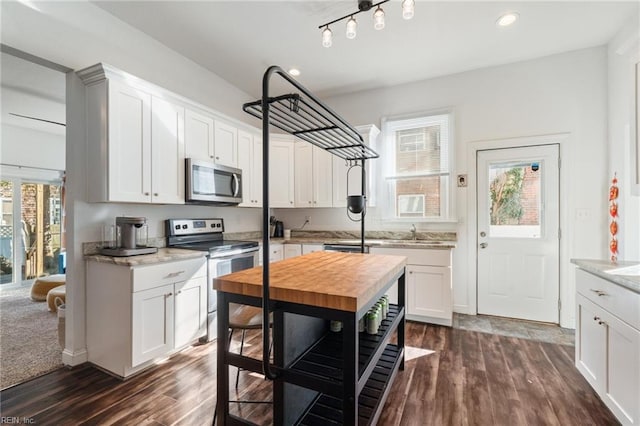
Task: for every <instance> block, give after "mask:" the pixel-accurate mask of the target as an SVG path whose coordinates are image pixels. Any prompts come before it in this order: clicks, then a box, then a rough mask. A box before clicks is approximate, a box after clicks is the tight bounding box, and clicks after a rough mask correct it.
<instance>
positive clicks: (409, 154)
mask: <svg viewBox="0 0 640 426" xmlns="http://www.w3.org/2000/svg"><path fill="white" fill-rule="evenodd" d="M450 120H451V114H449V113H446V114H438V115H429V116H424V117H419V118H411V119H402V120H388V121H386V122H385V124H384V130H385V147H386V152H385V157H386V163H385V170H386V172H385V179H386V181H387V186H388V194H387V195H388V203H386V204H387V205H388V215H389V216H392V217H394V218H396V219H401V218H414V219H415V218H423V219H424V220H446V219H449V216H450V206H449V201H450V196H449V188H450V182H449V181H450V170H451V164H450V161H451V156H450V155H449V152H450V151H451V150H452V149H451V146H450V144H451V137H450V130H451V129H450V125H449V124H450Z"/></svg>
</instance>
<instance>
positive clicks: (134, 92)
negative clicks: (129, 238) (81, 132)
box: [78, 64, 185, 204]
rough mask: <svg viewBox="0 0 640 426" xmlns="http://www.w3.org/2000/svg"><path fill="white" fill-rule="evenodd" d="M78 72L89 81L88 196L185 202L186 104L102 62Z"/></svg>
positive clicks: (92, 199)
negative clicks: (165, 95)
mask: <svg viewBox="0 0 640 426" xmlns="http://www.w3.org/2000/svg"><path fill="white" fill-rule="evenodd" d="M78 75H79V76H80V78H82V79H83V81H84V83H85V84H86V85H87V88H86V113H87V114H86V117H87V140H88V142H87V177H88V183H87V189H88V192H87V199H88V200H89V201H90V202H105V201H107V202H123V203H158V204H183V203H184V158H185V157H184V114H185V113H184V107H182V106H181V105H179V103H178V102H174V101H172V100H171V99H170V98H167V97H164V96H160V95H157V93H158V92H159V91H158V90H155V91H154V89H153V88H150V87H146V86H145V85H144V84H143V83H140V82H141V81H140V80H137V79H135V78H131V79H127V80H124V79H123V77H124V76H126V75H125V74H124V73H122V72H121V71H117V70H114V69H111V68H110V67H108V66H105V65H102V64H98V65H95V66H93V67H90V68H87V69H85V70H82V71H79V72H78ZM138 83H140V84H139V85H138ZM156 95H157V96H156Z"/></svg>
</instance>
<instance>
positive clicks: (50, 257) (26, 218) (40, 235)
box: [20, 183, 61, 281]
mask: <svg viewBox="0 0 640 426" xmlns="http://www.w3.org/2000/svg"><path fill="white" fill-rule="evenodd" d="M60 189H61V188H60V186H59V185H50V184H43V183H23V184H22V185H21V191H20V192H21V196H22V208H21V215H20V217H21V228H22V230H21V232H22V239H23V243H24V257H23V259H24V260H23V265H22V266H23V267H22V280H23V281H24V280H31V279H34V278H37V277H40V276H43V275H52V274H56V273H58V255H59V254H60V235H61V233H60V231H61V224H60V219H61V199H60Z"/></svg>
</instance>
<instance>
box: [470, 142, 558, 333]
mask: <svg viewBox="0 0 640 426" xmlns="http://www.w3.org/2000/svg"><path fill="white" fill-rule="evenodd" d="M476 173H477V181H476V182H477V188H476V189H477V198H476V200H477V212H478V215H477V244H476V247H477V262H478V263H477V282H478V288H477V295H478V296H477V297H478V299H477V303H478V305H477V306H478V313H479V314H486V315H495V316H502V317H510V318H519V319H526V320H533V321H542V322H550V323H559V306H560V305H559V298H560V272H559V271H560V261H559V259H560V240H559V236H560V235H559V227H560V226H559V224H560V198H559V194H560V191H559V187H560V170H559V145H558V144H549V145H536V146H527V147H518V148H502V149H491V150H479V151H477V167H476Z"/></svg>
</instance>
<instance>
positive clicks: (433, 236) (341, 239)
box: [237, 231, 456, 250]
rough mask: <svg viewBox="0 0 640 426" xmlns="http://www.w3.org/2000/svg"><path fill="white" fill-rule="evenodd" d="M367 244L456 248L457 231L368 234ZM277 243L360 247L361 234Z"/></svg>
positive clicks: (321, 234) (301, 236)
mask: <svg viewBox="0 0 640 426" xmlns="http://www.w3.org/2000/svg"><path fill="white" fill-rule="evenodd" d="M365 235H366V237H365V240H364V244H365V245H367V246H369V247H385V248H414V249H415V248H421V249H447V250H448V249H452V248H455V247H456V234H455V233H454V232H418V233H417V234H416V237H417V238H416V239H415V240H413V239H412V238H411V234H410V233H408V232H393V231H368V232H367V233H366V234H365ZM237 239H240V240H248V241H257V242H258V243H260V244H262V238H260V237H259V236H256V237H253V238H251V237H248V236H247V237H245V238H237ZM271 242H272V243H275V244H345V245H360V233H359V232H352V231H294V232H293V233H292V235H291V238H289V239H286V240H285V239H284V238H271Z"/></svg>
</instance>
